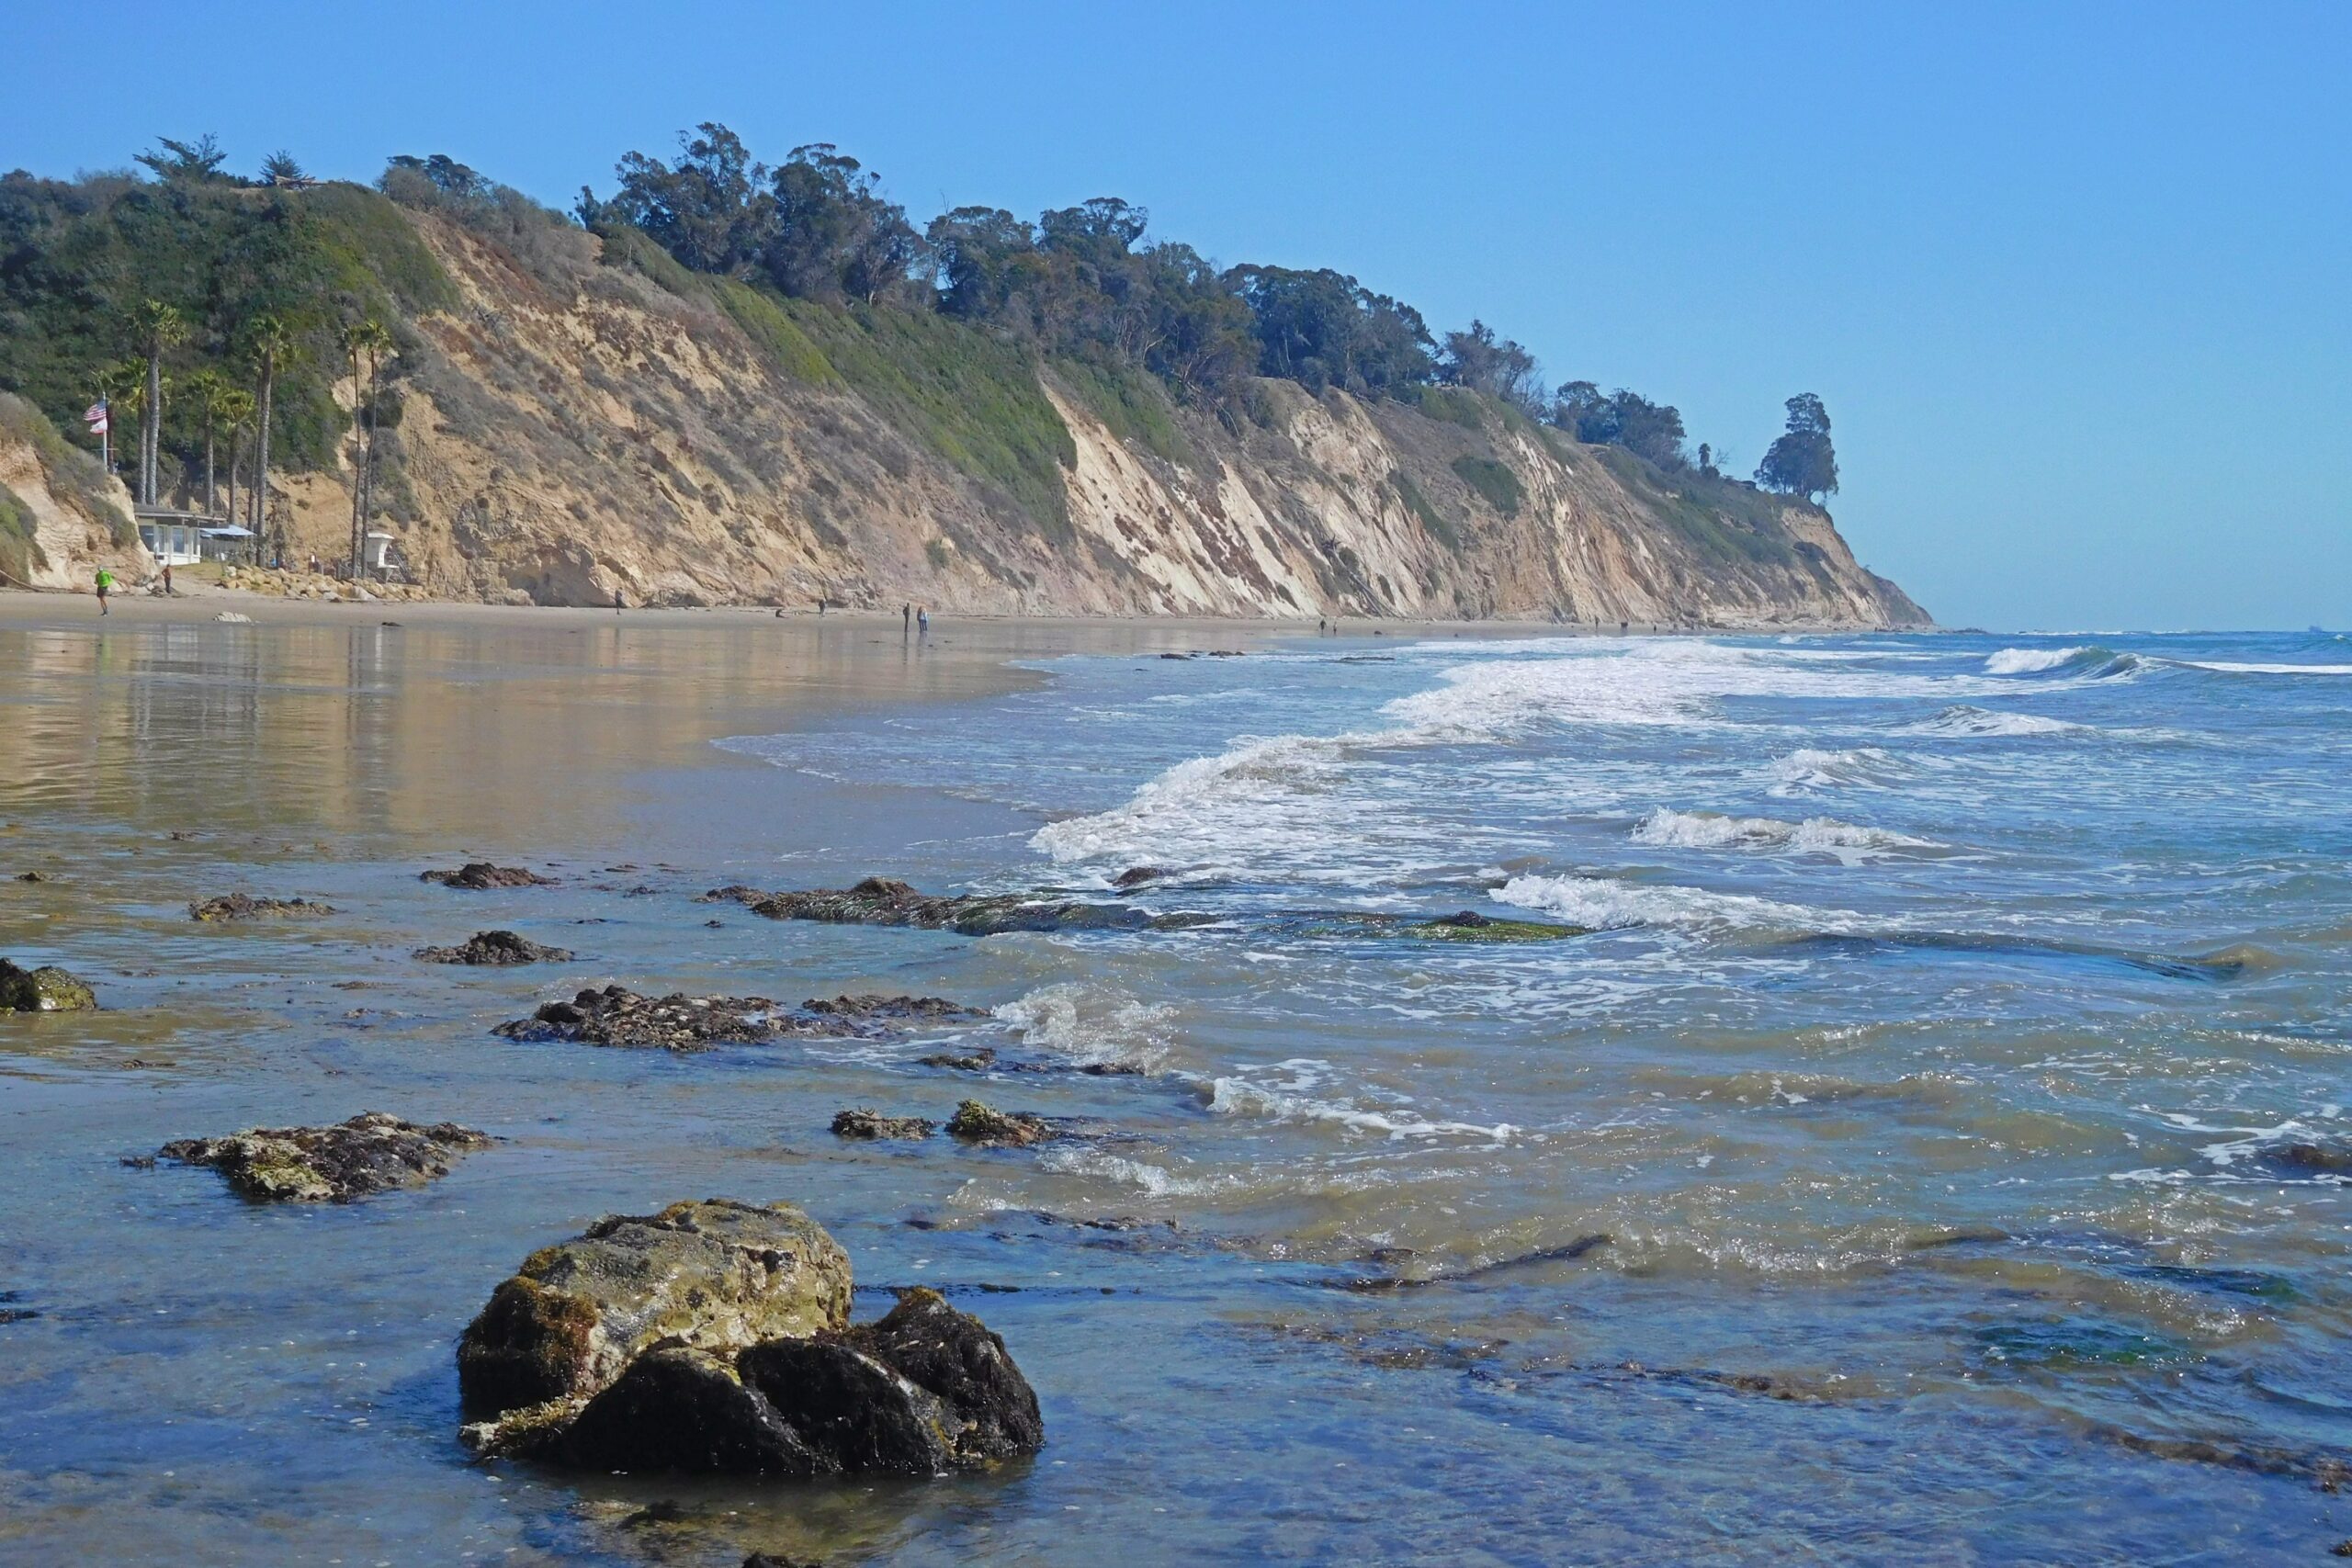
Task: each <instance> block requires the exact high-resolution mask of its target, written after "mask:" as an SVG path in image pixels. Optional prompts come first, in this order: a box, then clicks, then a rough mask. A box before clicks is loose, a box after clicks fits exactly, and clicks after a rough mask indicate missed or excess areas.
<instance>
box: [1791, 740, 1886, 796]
mask: <svg viewBox="0 0 2352 1568" xmlns="http://www.w3.org/2000/svg"><path fill="white" fill-rule="evenodd" d="M1911 771H1912V768H1911V764H1909V763H1906V762H1905V761H1903V759H1901V758H1899V757H1897V756H1895V755H1894V753H1893V752H1892V751H1888V750H1883V749H1882V748H1880V747H1876V746H1857V747H1852V748H1849V749H1848V750H1819V749H1817V748H1815V747H1811V746H1806V747H1800V748H1799V749H1798V750H1794V751H1792V752H1790V753H1789V754H1788V755H1787V756H1785V757H1781V758H1780V759H1778V760H1776V761H1774V762H1773V763H1772V764H1771V766H1770V767H1769V768H1768V769H1766V770H1765V772H1766V775H1767V777H1769V778H1770V780H1771V788H1772V793H1773V794H1774V795H1788V794H1791V793H1793V792H1795V791H1798V790H1812V789H1844V788H1860V789H1883V788H1885V787H1886V786H1887V785H1889V784H1894V783H1895V782H1896V781H1897V780H1899V779H1901V778H1903V777H1904V776H1905V775H1906V774H1907V773H1910V772H1911Z"/></svg>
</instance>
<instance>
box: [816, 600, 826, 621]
mask: <svg viewBox="0 0 2352 1568" xmlns="http://www.w3.org/2000/svg"><path fill="white" fill-rule="evenodd" d="M824 617H825V596H824V595H823V594H821V593H820V594H818V595H817V618H818V619H819V620H822V619H824Z"/></svg>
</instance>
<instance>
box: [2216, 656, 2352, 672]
mask: <svg viewBox="0 0 2352 1568" xmlns="http://www.w3.org/2000/svg"><path fill="white" fill-rule="evenodd" d="M2182 662H2184V663H2186V664H2188V665H2190V666H2192V667H2194V668H2196V669H2199V670H2215V671H2221V672H2222V674H2225V675H2352V664H2233V663H2229V662H2226V661H2224V660H2204V659H2190V660H2183V661H2182Z"/></svg>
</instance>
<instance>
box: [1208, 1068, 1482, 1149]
mask: <svg viewBox="0 0 2352 1568" xmlns="http://www.w3.org/2000/svg"><path fill="white" fill-rule="evenodd" d="M1201 1099H1202V1102H1203V1103H1204V1105H1205V1106H1206V1107H1207V1108H1208V1110H1209V1111H1210V1112H1211V1113H1212V1114H1214V1115H1218V1116H1251V1117H1259V1118H1262V1119H1264V1120H1266V1121H1269V1122H1325V1123H1329V1124H1330V1125H1333V1126H1339V1127H1345V1128H1347V1129H1348V1130H1349V1131H1350V1132H1353V1133H1374V1134H1379V1135H1380V1136H1382V1137H1385V1138H1437V1137H1448V1136H1453V1137H1473V1138H1487V1139H1489V1140H1491V1141H1493V1142H1495V1143H1498V1144H1500V1143H1507V1142H1509V1141H1510V1137H1511V1135H1512V1134H1514V1133H1516V1132H1517V1131H1518V1130H1519V1129H1517V1128H1516V1127H1513V1126H1511V1125H1510V1123H1509V1122H1497V1123H1496V1124H1495V1125H1493V1126H1491V1127H1487V1126H1481V1125H1479V1124H1478V1123H1477V1122H1442V1121H1430V1120H1428V1119H1427V1118H1424V1117H1420V1116H1416V1115H1413V1114H1412V1113H1411V1112H1409V1111H1403V1110H1400V1109H1395V1108H1391V1109H1389V1110H1386V1111H1366V1110H1364V1109H1363V1108H1362V1107H1361V1106H1358V1105H1356V1104H1355V1103H1354V1102H1352V1101H1351V1100H1323V1099H1318V1098H1317V1097H1316V1096H1313V1095H1307V1094H1299V1093H1295V1092H1293V1091H1292V1090H1290V1089H1287V1088H1276V1087H1272V1086H1269V1085H1266V1084H1261V1083H1253V1082H1251V1081H1250V1079H1248V1078H1244V1077H1216V1078H1210V1079H1209V1080H1208V1081H1207V1082H1205V1083H1204V1084H1203V1085H1202V1086H1201Z"/></svg>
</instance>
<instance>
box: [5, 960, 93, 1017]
mask: <svg viewBox="0 0 2352 1568" xmlns="http://www.w3.org/2000/svg"><path fill="white" fill-rule="evenodd" d="M97 1005H98V995H97V993H96V991H94V990H92V989H91V988H90V983H89V982H88V981H86V980H84V979H82V978H81V977H79V976H74V975H71V974H68V973H67V972H66V971H64V970H62V969H60V968H59V967H57V965H55V964H42V965H41V966H40V968H38V969H20V968H18V967H17V965H16V964H13V963H11V962H9V961H8V960H7V959H6V958H0V1012H87V1011H90V1010H92V1009H95V1008H96V1006H97Z"/></svg>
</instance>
